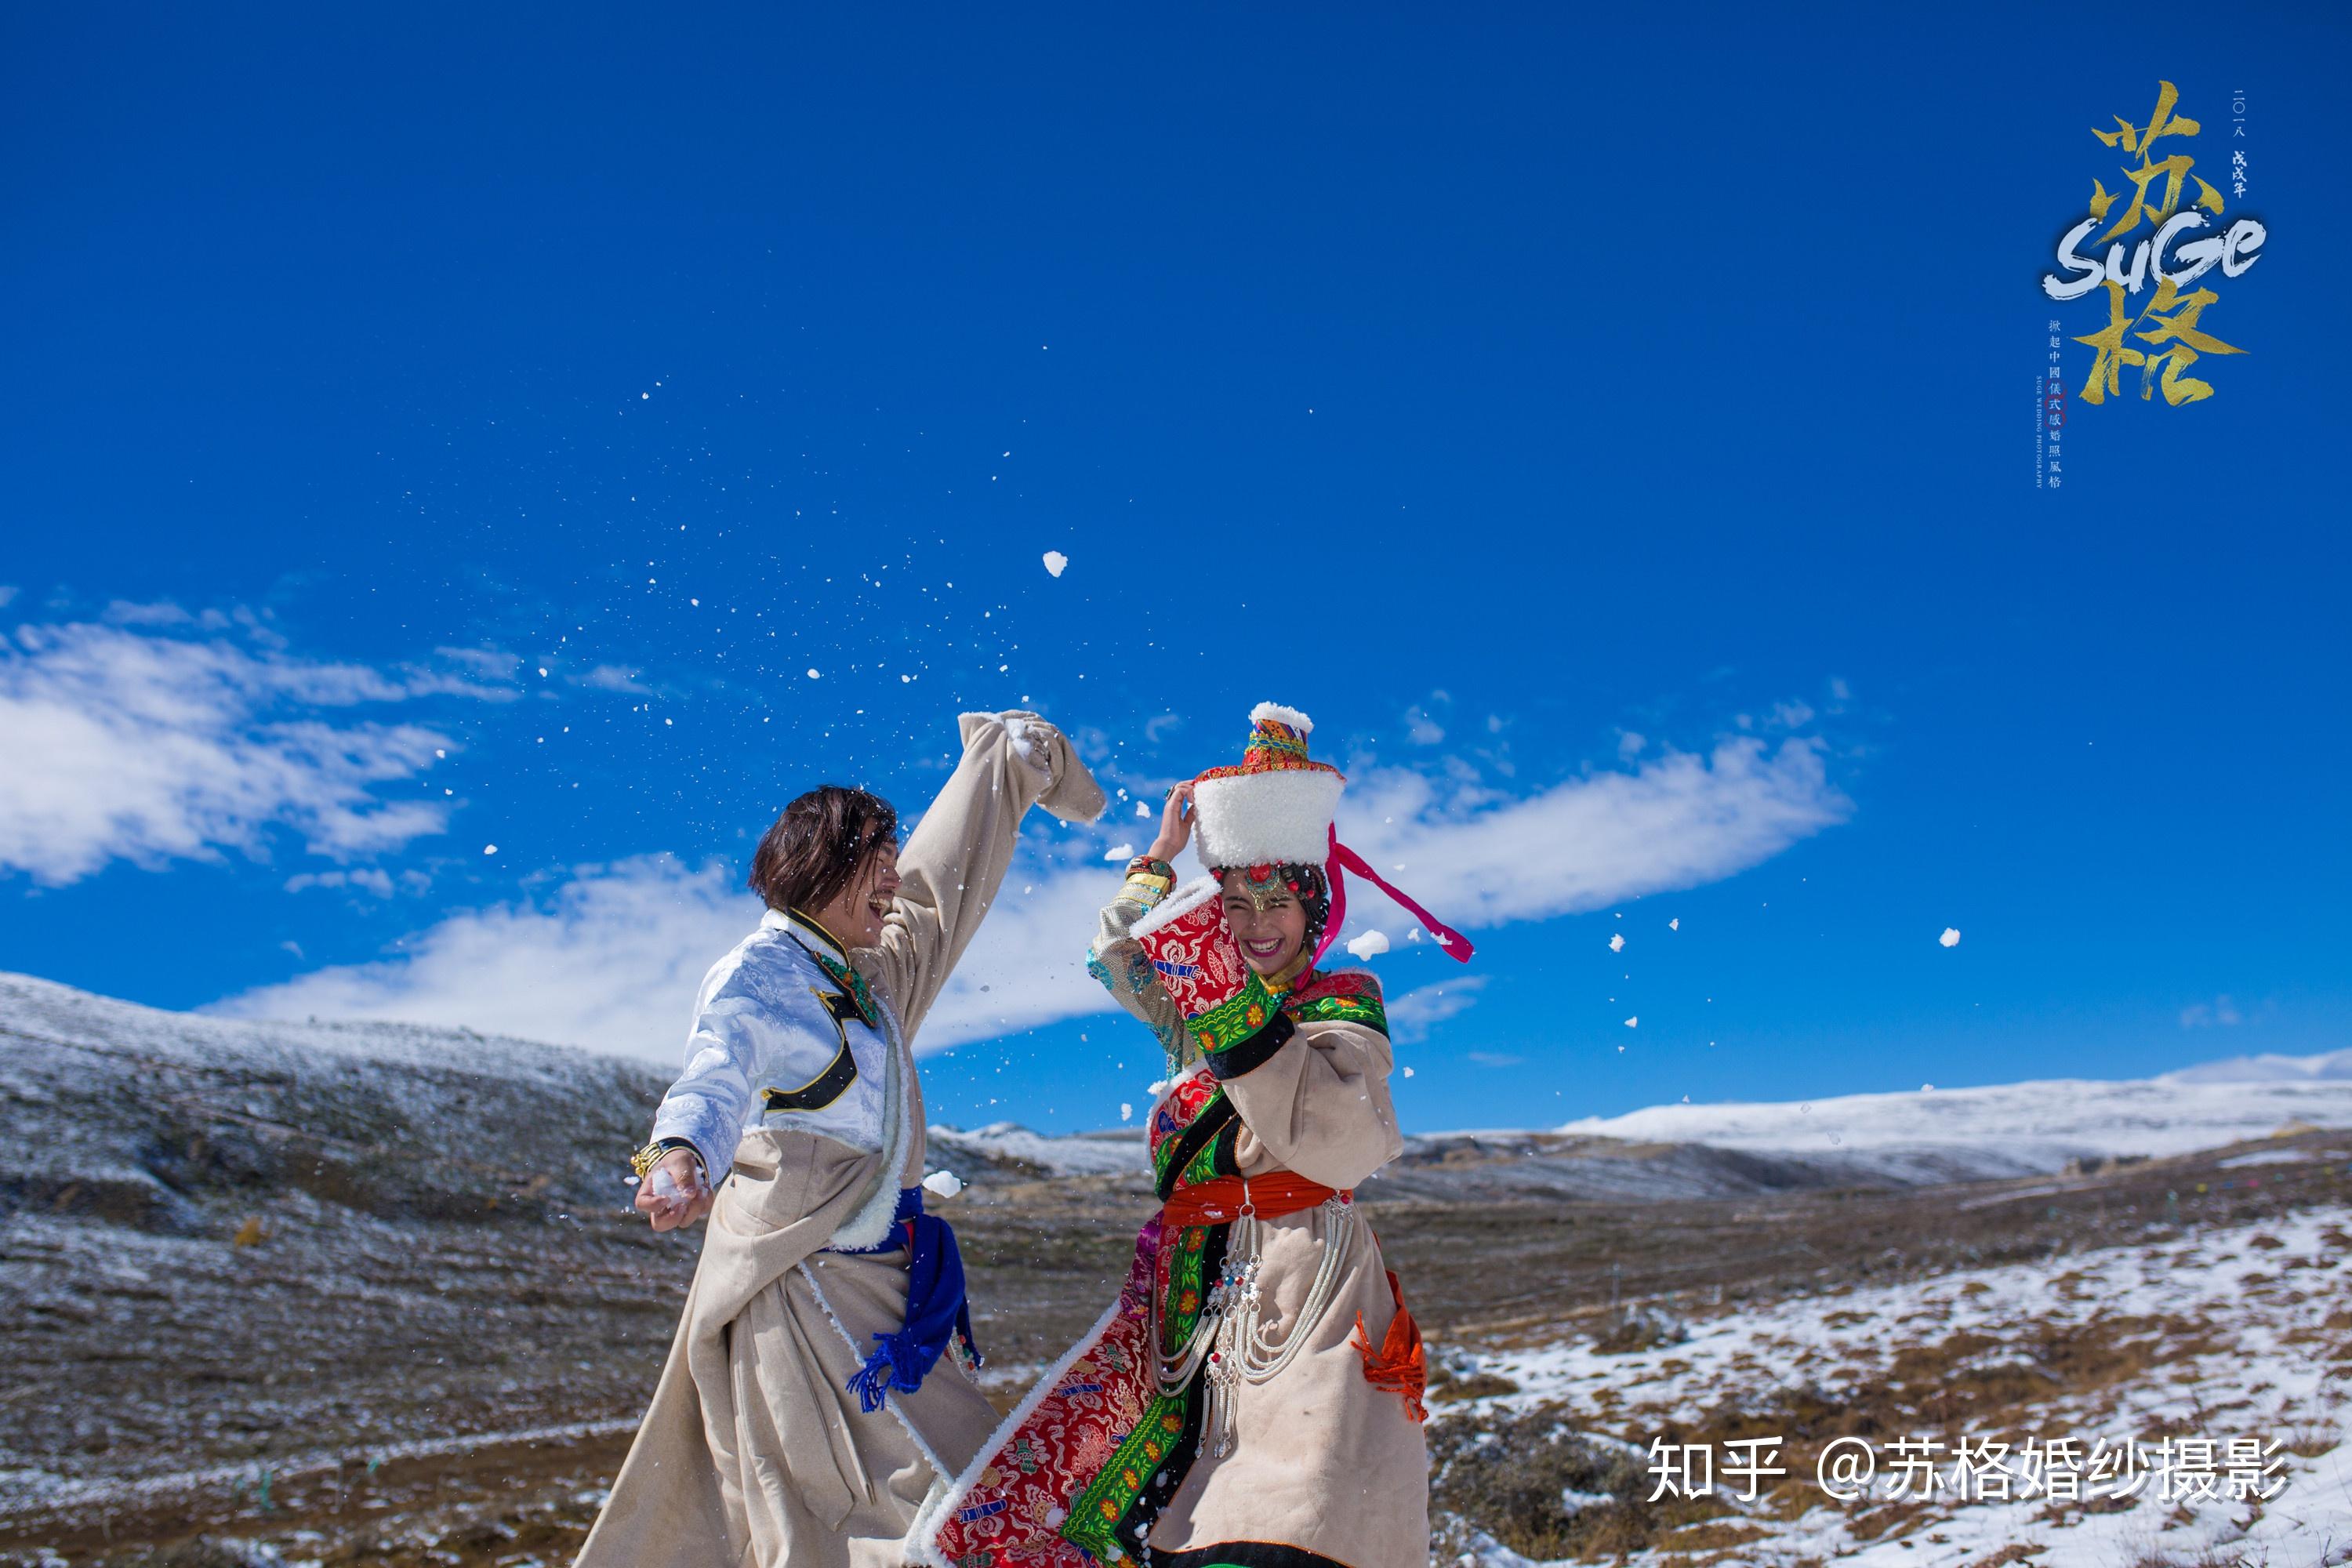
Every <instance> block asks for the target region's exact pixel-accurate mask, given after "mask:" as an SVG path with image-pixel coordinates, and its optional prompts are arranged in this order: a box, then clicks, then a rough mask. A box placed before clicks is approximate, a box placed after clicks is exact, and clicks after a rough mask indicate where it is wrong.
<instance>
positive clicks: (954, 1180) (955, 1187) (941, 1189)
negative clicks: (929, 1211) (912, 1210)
mask: <svg viewBox="0 0 2352 1568" xmlns="http://www.w3.org/2000/svg"><path fill="white" fill-rule="evenodd" d="M923 1191H925V1192H927V1193H933V1194H937V1195H939V1196H940V1197H943V1198H951V1197H953V1196H955V1195H956V1194H958V1193H960V1192H961V1191H963V1178H962V1177H961V1176H959V1175H957V1174H956V1173H954V1172H953V1171H933V1172H932V1173H930V1174H929V1175H928V1176H925V1177H924V1178H923Z"/></svg>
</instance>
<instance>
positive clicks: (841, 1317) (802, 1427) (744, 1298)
mask: <svg viewBox="0 0 2352 1568" xmlns="http://www.w3.org/2000/svg"><path fill="white" fill-rule="evenodd" d="M961 733H962V739H963V742H964V754H963V758H962V760H961V763H959V764H958V765H957V768H956V771H955V773H954V774H953V776H952V777H950V780H949V781H948V784H947V786H946V787H945V788H944V789H942V790H941V791H940V795H939V797H938V799H936V800H935V801H933V802H932V804H931V806H930V808H929V810H928V811H926V812H925V813H924V814H923V817H922V820H921V822H920V823H919V825H918V826H916V828H915V830H914V832H913V833H912V834H911V835H909V836H908V839H907V841H906V845H905V847H904V848H903V849H902V851H901V852H900V854H899V858H898V870H899V875H900V877H901V879H902V880H901V883H900V886H899V889H898V897H897V900H896V902H895V904H894V906H893V908H892V909H891V911H890V913H889V915H888V916H887V919H886V921H885V922H884V930H883V937H882V942H881V944H880V945H879V946H878V947H873V948H861V949H857V950H856V951H854V952H853V953H852V954H851V959H852V962H853V963H855V964H856V967H857V968H858V970H859V971H860V972H861V973H863V974H864V975H865V976H866V981H867V983H868V984H870V985H871V986H872V987H873V989H874V991H875V992H876V994H877V997H878V999H879V1000H880V1001H881V1003H882V1007H883V1011H884V1014H885V1016H886V1018H887V1020H889V1021H890V1022H889V1033H890V1035H891V1037H892V1049H891V1052H890V1055H889V1058H888V1069H887V1079H886V1085H885V1093H884V1105H885V1109H884V1112H883V1114H884V1118H885V1125H886V1127H887V1128H888V1129H889V1130H890V1133H891V1135H890V1136H889V1137H887V1138H886V1140H885V1142H884V1147H883V1148H882V1149H881V1150H880V1151H879V1152H872V1151H865V1150H858V1149H854V1148H852V1147H850V1146H848V1145H847V1144H845V1143H843V1142H839V1141H837V1140H835V1139H833V1138H828V1137H824V1136H820V1135H817V1134H814V1133H809V1132H804V1131H793V1130H792V1129H791V1127H790V1126H789V1118H788V1117H786V1118H782V1119H772V1120H781V1121H782V1122H783V1123H784V1125H782V1126H776V1125H771V1126H763V1127H759V1128H754V1129H751V1130H748V1131H746V1132H745V1133H744V1135H743V1139H742V1142H741V1144H740V1146H739V1148H738V1150H737V1152H736V1154H735V1161H734V1167H733V1169H732V1171H731V1172H730V1173H729V1174H728V1176H727V1178H726V1179H725V1181H724V1182H723V1183H722V1184H721V1185H720V1187H719V1196H718V1201H717V1203H716V1205H715V1206H714V1207H713V1208H712V1210H711V1214H710V1218H709V1230H708V1234H707V1235H706V1237H705V1238H704V1241H703V1249H702V1257H701V1259H700V1261H699V1263H698V1265H697V1267H696V1270H695V1277H694V1283H693V1286H692V1288H691V1289H690V1290H689V1291H688V1295H687V1300H686V1308H685V1311H684V1313H683V1315H682V1316H681V1318H680V1321H679V1323H678V1329H677V1336H676V1338H675V1339H674V1340H673V1341H672V1342H671V1345H670V1351H669V1357H668V1360H667V1363H665V1364H664V1366H663V1368H662V1373H661V1379H660V1382H659V1383H658V1384H656V1387H655V1390H654V1397H653V1402H652V1405H651V1406H650V1408H648V1410H647V1411H646V1418H645V1421H644V1423H643V1424H642V1425H641V1426H639V1427H638V1429H637V1436H636V1440H635V1443H634V1444H632V1446H631V1447H630V1449H629V1454H628V1458H626V1459H625V1461H624V1462H623V1464H622V1467H621V1471H620V1474H619V1476H618V1477H617V1478H616V1479H614V1483H613V1490H612V1494H611V1496H610V1498H609V1499H608V1500H606V1502H605V1505H604V1510H603V1511H602V1512H601V1513H600V1514H599V1515H598V1517H597V1521H596V1523H595V1526H594V1528H593V1530H592V1531H590V1532H589V1536H588V1540H587V1542H586V1543H585V1544H584V1545H583V1547H582V1549H581V1552H580V1555H579V1557H578V1559H577V1560H576V1562H577V1563H578V1564H579V1565H580V1568H666V1565H675V1568H689V1565H691V1568H720V1565H724V1568H779V1565H782V1564H786V1563H789V1564H790V1565H791V1568H895V1565H896V1564H898V1563H903V1562H904V1561H906V1552H905V1548H904V1537H905V1536H906V1534H907V1532H908V1530H909V1528H910V1527H911V1526H912V1524H913V1523H914V1521H915V1518H916V1515H917V1513H918V1511H919V1509H920V1507H921V1505H922V1503H923V1501H924V1500H925V1499H926V1497H927V1496H929V1494H930V1493H931V1492H932V1490H933V1489H934V1488H935V1486H938V1485H939V1484H940V1482H939V1478H940V1477H941V1476H952V1475H954V1474H956V1473H957V1472H958V1471H959V1470H960V1469H961V1468H963V1467H964V1466H965V1465H966V1464H967V1463H968V1462H969V1461H970V1460H971V1458H972V1456H973V1455H974V1454H976V1453H977V1452H978V1451H979V1449H980V1447H981V1446H982V1444H983V1443H984V1442H985V1441H986V1439H987V1437H988V1435H989V1433H990V1431H991V1430H992V1427H993V1426H995V1424H996V1415H995V1412H994V1410H993V1409H992V1407H991V1406H990V1405H989V1404H988V1402H987V1400H986V1399H985V1398H984V1397H983V1396H982V1394H981V1392H980V1389H979V1387H978V1385H977V1384H975V1383H974V1382H973V1381H972V1379H971V1376H970V1374H969V1373H968V1372H966V1371H965V1369H964V1367H963V1363H962V1359H961V1356H960V1355H958V1354H957V1353H956V1352H955V1351H954V1350H953V1349H952V1348H950V1351H949V1352H948V1353H947V1354H945V1355H943V1356H941V1357H940V1360H939V1362H938V1363H937V1364H936V1365H935V1366H934V1367H933V1368H932V1369H931V1371H930V1373H929V1374H928V1375H926V1376H925V1378H924V1379H923V1384H922V1386H921V1387H920V1388H919V1390H918V1391H916V1392H915V1393H913V1394H901V1393H899V1392H898V1390H896V1389H893V1390H891V1391H890V1393H889V1395H888V1398H887V1403H886V1405H885V1407H884V1408H883V1409H882V1410H880V1411H877V1412H874V1413H872V1414H870V1415H869V1414H867V1413H866V1412H863V1411H861V1410H860V1409H859V1408H858V1405H857V1399H856V1395H855V1394H852V1393H850V1392H849V1391H848V1390H847V1388H846V1387H845V1384H847V1383H848V1381H849V1380H850V1378H851V1377H852V1376H853V1375H854V1374H855V1373H856V1371H857V1369H858V1368H859V1366H860V1365H861V1364H862V1363H864V1361H865V1359H866V1353H867V1352H869V1351H870V1350H872V1348H873V1346H874V1339H873V1336H874V1335H875V1334H877V1333H887V1332H892V1331H897V1330H898V1328H899V1327H900V1325H901V1324H902V1323H903V1321H904V1320H905V1313H906V1300H907V1265H908V1255H907V1253H906V1251H905V1249H904V1248H903V1247H902V1248H900V1249H898V1250H897V1251H894V1252H888V1253H882V1254H878V1255H872V1256H853V1255H845V1254H840V1253H832V1252H826V1251H824V1250H823V1248H824V1246H825V1244H826V1242H827V1241H828V1239H829V1238H830V1237H832V1236H833V1235H834V1233H835V1231H836V1230H837V1229H838V1228H839V1227H840V1226H842V1224H843V1222H844V1221H845V1220H847V1219H848V1218H849V1217H850V1216H851V1215H854V1214H856V1213H858V1212H859V1211H860V1210H861V1209H862V1208H864V1207H865V1205H866V1204H867V1203H868V1202H869V1201H870V1200H871V1199H872V1198H873V1196H874V1194H876V1192H877V1189H878V1188H879V1187H880V1185H881V1184H884V1183H886V1182H887V1184H890V1185H891V1186H893V1187H902V1186H911V1185H914V1184H917V1183H918V1182H919V1181H920V1180H921V1179H922V1175H923V1169H924V1122H923V1105H922V1091H921V1086H920V1084H919V1081H918V1079H917V1076H916V1070H915V1062H914V1057H913V1054H912V1052H911V1050H910V1048H909V1047H910V1043H911V1041H912V1039H913V1037H914V1034H915V1031H916V1030H917V1029H918V1028H919V1026H921V1023H922V1020H923V1017H924V1016H925V1015H926V1014H927V1013H928V1012H929V1009H930V1006H931V1004H932V1003H933V1002H934V1001H935V1000H936V999H937V997H938V995H939V994H940V988H941V986H943V985H944V984H946V982H947V978H948V975H949V973H950V971H951V970H952V969H953V968H954V966H955V963H956V961H957V960H958V959H959V958H961V956H962V954H963V951H964V949H965V948H966V946H968V945H969V944H970V942H971V938H972V936H973V933H974V932H976V931H978V930H979V928H980V924H981V921H982V918H983V917H984V916H985V914H986V913H987V910H988V907H989V905H990V903H991V902H992V900H993V899H994V897H995V894H996V890H997V888H998V886H999V884H1001V883H1002V882H1003V878H1004V874H1005V871H1006V869H1007V868H1009V866H1010V865H1011V863H1012V858H1013V849H1014V847H1015V845H1016V843H1017V841H1018V837H1019V829H1020V823H1021V818H1022V816H1023V815H1024V813H1025V812H1026V811H1027V809H1028V808H1029V806H1030V805H1031V804H1033V803H1038V804H1043V805H1045V807H1046V808H1047V809H1048V810H1050V811H1052V812H1054V813H1055V815H1056V816H1063V817H1066V818H1070V819H1077V820H1091V819H1092V818H1093V817H1094V816H1097V815H1099V814H1100V812H1101V810H1102V806H1103V795H1102V790H1101V788H1100V787H1099V786H1098V785H1097V784H1096V783H1095V781H1094V779H1093V777H1092V775H1091V774H1090V773H1087V769H1086V767H1085V765H1084V764H1083V763H1080V762H1079V761H1078V758H1077V756H1076V752H1074V751H1072V749H1071V747H1070V743H1069V742H1068V741H1067V739H1066V738H1065V737H1064V736H1063V735H1062V734H1061V733H1060V732H1059V731H1056V730H1055V729H1054V728H1053V727H1052V726H1050V725H1048V724H1045V723H1044V722H1043V721H1040V720H1038V719H1036V717H1035V716H1034V715H1033V714H1025V713H1007V714H1003V715H992V714H977V713H973V714H966V715H964V716H963V719H962V721H961Z"/></svg>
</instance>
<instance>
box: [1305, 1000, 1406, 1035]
mask: <svg viewBox="0 0 2352 1568" xmlns="http://www.w3.org/2000/svg"><path fill="white" fill-rule="evenodd" d="M1290 1016H1292V1017H1294V1018H1296V1019H1297V1020H1298V1021H1299V1022H1300V1023H1302V1024H1312V1023H1321V1022H1329V1021H1337V1022H1339V1023H1342V1024H1362V1025H1365V1026H1368V1027H1370V1028H1374V1029H1378V1030H1379V1031H1380V1032H1381V1034H1383V1035H1385V1034H1387V1033H1388V1032H1389V1014H1388V1009H1387V1008H1386V1007H1383V1006H1382V1005H1381V998H1380V994H1379V993H1378V992H1377V991H1375V992H1371V993H1370V994H1358V995H1344V994H1330V995H1325V996H1309V997H1307V998H1305V999H1303V1000H1301V1001H1298V1002H1295V1003H1293V1004H1292V1005H1291V1006H1290Z"/></svg>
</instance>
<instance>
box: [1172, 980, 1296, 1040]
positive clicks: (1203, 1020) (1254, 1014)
mask: <svg viewBox="0 0 2352 1568" xmlns="http://www.w3.org/2000/svg"><path fill="white" fill-rule="evenodd" d="M1274 1008H1275V1000H1274V993H1272V992H1270V991H1268V990H1267V989H1266V988H1265V981H1264V980H1262V979H1260V978H1258V974H1257V972H1256V971H1255V970H1252V971H1250V973H1249V976H1248V978H1247V979H1246V980H1244V982H1243V983H1242V988H1241V989H1240V990H1239V991H1237V992H1235V993H1234V994H1233V995H1231V996H1228V997H1226V998H1225V999H1224V1000H1223V1001H1222V1002H1220V1003H1218V1004H1217V1005H1215V1006H1213V1007H1212V1008H1210V1009H1209V1010H1208V1011H1207V1012H1205V1013H1202V1014H1201V1015H1199V1016H1196V1017H1192V1018H1187V1019H1186V1020H1184V1026H1185V1027H1186V1028H1188V1029H1190V1030H1191V1031H1192V1038H1193V1039H1194V1040H1195V1041H1196V1042H1198V1044H1199V1045H1200V1047H1201V1048H1202V1050H1204V1051H1222V1050H1224V1049H1226V1048H1228V1047H1233V1046H1238V1045H1240V1044H1241V1043H1242V1042H1243V1041H1244V1040H1246V1039H1248V1038H1249V1037H1251V1036H1252V1035H1255V1034H1256V1033H1257V1032H1258V1031H1259V1030H1260V1029H1263V1028H1265V1021H1266V1020H1267V1019H1268V1018H1271V1017H1273V1016H1274Z"/></svg>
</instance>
